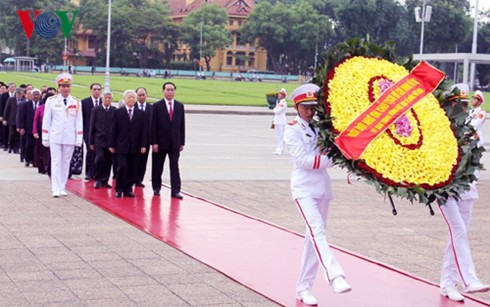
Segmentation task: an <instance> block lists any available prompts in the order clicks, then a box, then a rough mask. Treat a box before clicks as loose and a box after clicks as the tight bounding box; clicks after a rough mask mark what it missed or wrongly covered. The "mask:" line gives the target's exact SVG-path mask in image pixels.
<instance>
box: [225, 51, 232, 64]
mask: <svg viewBox="0 0 490 307" xmlns="http://www.w3.org/2000/svg"><path fill="white" fill-rule="evenodd" d="M226 65H230V66H231V65H233V53H232V52H231V51H228V52H227V53H226Z"/></svg>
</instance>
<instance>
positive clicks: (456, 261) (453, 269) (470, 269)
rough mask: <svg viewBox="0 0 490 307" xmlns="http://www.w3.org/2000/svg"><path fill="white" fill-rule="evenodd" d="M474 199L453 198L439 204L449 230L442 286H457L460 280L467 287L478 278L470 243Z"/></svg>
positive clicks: (443, 262)
mask: <svg viewBox="0 0 490 307" xmlns="http://www.w3.org/2000/svg"><path fill="white" fill-rule="evenodd" d="M473 201H474V200H473V199H468V200H461V201H457V200H455V199H453V198H451V199H448V201H447V203H446V205H442V206H439V209H440V210H441V214H442V216H443V218H444V220H445V221H446V224H447V227H448V232H449V240H448V244H447V249H446V252H445V254H444V259H443V261H442V269H441V281H440V286H441V288H445V287H452V286H455V285H456V284H457V283H458V281H459V282H461V285H462V286H463V287H467V286H468V285H469V284H471V283H472V282H474V281H477V280H478V278H477V277H476V273H475V265H474V264H473V259H472V257H471V250H470V245H469V243H468V231H469V228H470V222H471V212H472V209H473Z"/></svg>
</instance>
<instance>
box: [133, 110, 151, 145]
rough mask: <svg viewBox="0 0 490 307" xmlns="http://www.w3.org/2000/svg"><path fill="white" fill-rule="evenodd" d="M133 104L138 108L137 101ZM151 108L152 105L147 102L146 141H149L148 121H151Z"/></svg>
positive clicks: (149, 126)
mask: <svg viewBox="0 0 490 307" xmlns="http://www.w3.org/2000/svg"><path fill="white" fill-rule="evenodd" d="M135 106H137V107H138V108H139V102H137V103H136V105H135ZM152 108H153V105H151V104H149V103H148V102H147V103H146V108H145V137H146V138H147V139H148V143H149V142H150V128H151V125H150V123H151V112H152V110H153V109H152ZM148 145H149V144H148Z"/></svg>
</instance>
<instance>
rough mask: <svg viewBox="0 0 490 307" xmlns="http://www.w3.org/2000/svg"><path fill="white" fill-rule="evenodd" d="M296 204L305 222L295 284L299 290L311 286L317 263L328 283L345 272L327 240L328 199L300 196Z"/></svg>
mask: <svg viewBox="0 0 490 307" xmlns="http://www.w3.org/2000/svg"><path fill="white" fill-rule="evenodd" d="M296 204H297V207H298V209H299V211H300V213H301V216H302V217H303V219H304V221H305V224H306V233H305V246H304V249H303V256H302V259H301V271H300V275H299V279H298V282H297V284H296V291H297V292H301V291H303V290H305V289H309V288H311V287H312V286H313V282H314V281H315V278H316V275H317V271H318V265H319V264H320V265H321V266H322V268H323V270H324V274H325V278H326V280H327V283H329V284H330V283H331V282H332V280H333V279H335V277H338V276H344V277H345V273H344V271H343V269H342V267H341V266H340V264H339V262H338V261H337V259H336V258H335V256H334V255H333V253H332V250H331V249H330V246H329V245H328V242H327V236H326V221H327V217H328V208H329V199H313V198H300V199H296Z"/></svg>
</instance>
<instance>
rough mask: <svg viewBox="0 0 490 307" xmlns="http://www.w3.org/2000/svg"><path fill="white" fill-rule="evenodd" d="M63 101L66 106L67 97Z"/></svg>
mask: <svg viewBox="0 0 490 307" xmlns="http://www.w3.org/2000/svg"><path fill="white" fill-rule="evenodd" d="M63 102H64V103H65V106H66V98H65V99H63Z"/></svg>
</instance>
